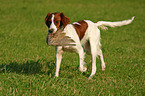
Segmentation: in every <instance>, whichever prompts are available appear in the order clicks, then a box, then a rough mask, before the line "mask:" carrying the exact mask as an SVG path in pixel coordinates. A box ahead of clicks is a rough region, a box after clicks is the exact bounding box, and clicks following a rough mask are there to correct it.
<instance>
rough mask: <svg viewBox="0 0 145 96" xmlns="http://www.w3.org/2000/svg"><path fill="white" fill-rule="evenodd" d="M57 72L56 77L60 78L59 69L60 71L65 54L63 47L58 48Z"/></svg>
mask: <svg viewBox="0 0 145 96" xmlns="http://www.w3.org/2000/svg"><path fill="white" fill-rule="evenodd" d="M56 52H57V53H56V71H55V76H56V77H58V76H59V69H60V64H61V60H62V54H63V50H62V47H61V46H59V47H56Z"/></svg>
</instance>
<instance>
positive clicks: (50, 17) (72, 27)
mask: <svg viewBox="0 0 145 96" xmlns="http://www.w3.org/2000/svg"><path fill="white" fill-rule="evenodd" d="M133 19H134V17H132V19H129V20H124V21H117V22H105V21H98V22H97V23H93V22H92V21H90V20H81V21H79V22H74V23H73V24H70V20H69V18H68V17H67V16H65V15H64V13H58V12H56V13H48V14H47V16H46V18H45V23H46V25H47V26H48V28H49V29H48V32H50V33H55V32H56V31H57V30H59V29H60V28H61V27H62V26H63V27H64V32H65V33H66V35H67V36H69V37H70V38H71V39H73V40H74V41H75V43H76V45H75V46H56V71H55V76H56V77H58V76H59V69H60V64H61V60H62V54H63V51H70V52H72V51H73V52H77V53H78V54H79V59H80V65H79V70H80V71H81V72H85V71H86V70H87V68H86V67H84V64H85V62H84V58H85V53H87V54H91V55H92V73H91V75H90V76H89V78H91V77H92V76H93V75H94V74H95V73H96V57H97V56H98V55H99V56H100V59H101V66H102V70H105V63H104V59H103V54H102V50H101V48H100V47H101V43H100V30H99V29H98V27H100V28H101V29H107V27H106V26H109V27H116V26H123V25H127V24H130V23H131V22H132V21H133Z"/></svg>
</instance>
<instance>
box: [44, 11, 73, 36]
mask: <svg viewBox="0 0 145 96" xmlns="http://www.w3.org/2000/svg"><path fill="white" fill-rule="evenodd" d="M69 23H70V20H69V18H68V17H67V16H65V15H64V13H58V12H55V13H48V14H47V16H46V18H45V24H46V25H47V27H48V32H49V33H55V32H56V31H57V30H59V29H60V28H61V27H65V26H66V25H67V24H69Z"/></svg>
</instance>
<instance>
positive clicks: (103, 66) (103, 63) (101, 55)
mask: <svg viewBox="0 0 145 96" xmlns="http://www.w3.org/2000/svg"><path fill="white" fill-rule="evenodd" d="M99 50H100V51H99V56H100V59H101V66H102V71H104V70H105V62H104V58H103V53H102V50H101V43H100V42H99Z"/></svg>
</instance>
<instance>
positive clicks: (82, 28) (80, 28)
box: [73, 20, 88, 40]
mask: <svg viewBox="0 0 145 96" xmlns="http://www.w3.org/2000/svg"><path fill="white" fill-rule="evenodd" d="M77 23H78V24H77ZM77 23H76V24H75V23H74V24H73V26H74V27H75V29H76V31H77V34H78V36H79V38H80V40H82V39H83V37H84V35H85V32H86V30H87V28H88V24H87V23H86V22H85V21H84V20H82V21H79V22H77Z"/></svg>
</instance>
